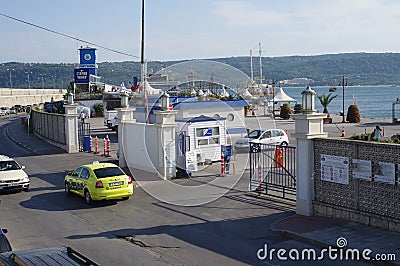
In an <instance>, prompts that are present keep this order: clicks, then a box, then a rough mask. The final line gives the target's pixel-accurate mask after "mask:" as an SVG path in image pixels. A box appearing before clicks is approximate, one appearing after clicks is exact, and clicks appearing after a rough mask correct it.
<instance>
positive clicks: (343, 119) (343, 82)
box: [341, 75, 347, 123]
mask: <svg viewBox="0 0 400 266" xmlns="http://www.w3.org/2000/svg"><path fill="white" fill-rule="evenodd" d="M345 81H346V83H345ZM341 85H342V94H343V95H342V96H343V97H342V115H343V116H342V123H345V122H346V120H345V118H344V86H345V85H346V86H347V78H345V77H344V75H343V76H342V84H341Z"/></svg>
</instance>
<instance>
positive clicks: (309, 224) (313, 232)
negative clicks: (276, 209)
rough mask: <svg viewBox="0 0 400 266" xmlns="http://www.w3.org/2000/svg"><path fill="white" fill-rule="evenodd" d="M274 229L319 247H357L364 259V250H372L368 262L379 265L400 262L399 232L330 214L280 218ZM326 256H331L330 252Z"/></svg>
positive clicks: (397, 263)
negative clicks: (332, 216)
mask: <svg viewBox="0 0 400 266" xmlns="http://www.w3.org/2000/svg"><path fill="white" fill-rule="evenodd" d="M272 230H274V231H280V232H281V233H282V234H283V235H284V236H286V237H288V238H291V239H294V240H297V241H301V242H304V243H307V244H311V245H313V246H316V247H319V248H327V249H329V247H332V248H338V247H342V248H343V249H344V250H350V249H353V250H354V249H357V250H358V251H359V254H360V258H362V252H363V251H365V252H367V251H366V250H367V249H369V250H371V253H368V254H369V255H368V257H369V258H371V260H370V261H368V262H370V263H372V264H375V265H400V233H397V232H390V231H387V230H384V229H381V228H376V227H372V226H367V225H363V224H358V223H355V222H350V221H346V220H341V219H335V218H330V217H317V216H312V217H307V216H300V215H294V216H292V217H289V218H286V219H284V220H281V221H278V222H277V223H275V224H273V225H272ZM288 248H290V247H288ZM349 252H350V251H349ZM338 254H339V253H338ZM343 254H345V253H343ZM365 254H367V253H365ZM393 254H394V257H393ZM325 257H326V258H327V257H328V253H327V254H326V256H325ZM343 258H345V255H344V257H343ZM350 258H351V256H350ZM383 260H384V261H383Z"/></svg>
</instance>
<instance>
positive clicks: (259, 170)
mask: <svg viewBox="0 0 400 266" xmlns="http://www.w3.org/2000/svg"><path fill="white" fill-rule="evenodd" d="M257 170H258V182H259V184H258V189H259V190H262V171H261V163H260V162H258V167H257Z"/></svg>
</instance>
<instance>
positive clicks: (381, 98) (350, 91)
mask: <svg viewBox="0 0 400 266" xmlns="http://www.w3.org/2000/svg"><path fill="white" fill-rule="evenodd" d="M312 89H313V90H315V92H316V93H317V95H321V94H323V93H325V94H328V93H330V92H329V87H312ZM336 89H337V90H336V92H332V94H333V95H338V96H337V97H336V98H335V99H333V100H332V102H331V103H330V104H329V105H328V111H329V113H331V114H339V112H340V111H341V110H342V108H343V107H342V106H343V92H342V87H336ZM283 90H284V91H285V93H286V94H287V95H289V96H290V97H292V98H294V99H296V100H297V103H301V92H302V91H303V90H305V87H301V88H300V87H299V88H283ZM397 98H399V99H400V86H397V87H391V86H368V87H367V86H366V87H361V86H347V87H345V88H344V109H345V114H347V109H348V107H349V105H350V104H353V103H354V102H355V103H356V104H357V105H358V109H359V110H360V114H361V117H364V118H391V117H392V103H393V102H394V101H396V99H397ZM292 106H293V105H292ZM315 108H316V109H317V111H318V112H322V111H323V107H322V105H321V104H320V102H319V99H318V98H316V100H315ZM399 116H400V104H398V105H396V117H399Z"/></svg>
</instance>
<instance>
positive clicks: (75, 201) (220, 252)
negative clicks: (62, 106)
mask: <svg viewBox="0 0 400 266" xmlns="http://www.w3.org/2000/svg"><path fill="white" fill-rule="evenodd" d="M8 123H12V119H11V118H0V136H1V138H2V141H1V152H0V153H5V154H7V155H9V156H12V157H14V158H15V159H16V160H17V161H18V162H19V163H20V164H22V165H25V166H26V171H27V173H28V174H29V176H30V178H31V189H30V191H29V192H20V193H19V192H13V193H3V194H0V199H1V203H0V226H1V227H3V228H7V229H8V230H9V233H8V234H7V236H8V238H9V240H10V242H11V244H12V246H13V248H14V250H23V249H32V248H43V247H60V246H71V247H72V248H75V249H77V250H78V251H80V252H81V253H83V254H85V255H87V256H88V257H90V258H91V259H93V260H95V261H96V262H98V263H99V264H100V265H257V264H261V265H265V264H266V265H301V264H302V263H299V262H298V261H297V262H284V263H283V262H282V261H277V260H274V261H261V260H259V259H258V258H257V255H256V254H257V251H258V250H259V249H260V248H262V247H264V245H265V244H268V245H269V246H270V247H271V246H272V247H277V248H279V247H286V248H304V247H308V246H307V245H305V244H302V243H299V242H296V241H293V240H290V241H288V240H287V239H285V238H284V237H283V236H282V235H281V234H280V233H279V232H275V231H272V230H271V229H270V226H271V225H272V224H273V223H274V222H276V221H279V220H281V219H283V218H285V217H288V216H290V215H293V214H294V210H295V207H294V205H293V203H290V202H287V201H282V200H278V199H273V198H268V197H267V196H264V195H261V196H257V195H256V194H252V193H249V192H247V188H248V180H249V177H248V174H247V172H246V169H244V172H243V176H242V177H241V179H240V180H239V182H238V183H237V184H236V185H235V187H234V188H233V189H231V190H229V192H228V193H226V194H224V195H222V196H221V197H219V198H218V199H217V200H214V201H212V202H209V203H207V204H203V205H200V206H197V207H184V206H177V205H171V204H167V203H164V202H162V201H160V200H157V199H156V198H154V197H153V196H151V195H149V194H147V193H146V192H145V191H144V190H143V189H142V188H140V187H139V188H136V190H135V194H134V196H133V197H131V198H130V199H129V200H127V201H109V202H100V203H96V204H94V205H91V206H89V205H87V204H86V203H85V201H84V199H83V198H80V197H78V196H72V197H71V198H67V197H66V196H65V195H64V190H63V178H64V176H65V174H66V172H67V171H69V170H72V169H74V168H75V167H76V166H78V165H80V164H83V163H91V162H92V161H94V160H98V156H95V155H92V154H88V153H77V154H55V155H54V154H53V155H35V154H32V153H30V152H27V151H26V150H24V149H22V148H20V147H19V146H16V145H15V144H14V143H13V142H12V141H10V140H9V139H8V138H7V136H6V134H5V130H6V128H7V126H8ZM242 170H243V169H242ZM226 178H229V177H226ZM210 180H211V178H207V177H204V178H193V179H191V180H185V179H183V180H177V181H175V182H177V183H179V184H181V185H190V186H195V185H202V184H204V183H208V181H210ZM161 182H165V181H161ZM159 184H160V186H161V188H162V183H159ZM161 191H162V190H161ZM204 197H210V198H214V197H213V195H207V193H206V194H204ZM319 263H320V262H315V264H319ZM303 265H310V262H305V263H304V264H303ZM324 265H338V264H337V263H332V264H330V263H329V262H328V263H325V264H324Z"/></svg>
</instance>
